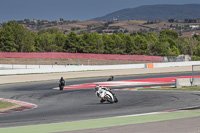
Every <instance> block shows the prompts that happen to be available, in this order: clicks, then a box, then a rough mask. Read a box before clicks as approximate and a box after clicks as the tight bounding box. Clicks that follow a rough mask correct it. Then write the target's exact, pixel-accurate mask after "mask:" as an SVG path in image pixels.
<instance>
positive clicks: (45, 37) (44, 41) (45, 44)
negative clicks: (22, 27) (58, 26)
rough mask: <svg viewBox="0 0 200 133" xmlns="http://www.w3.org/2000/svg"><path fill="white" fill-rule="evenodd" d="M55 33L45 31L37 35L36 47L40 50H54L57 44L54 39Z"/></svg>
mask: <svg viewBox="0 0 200 133" xmlns="http://www.w3.org/2000/svg"><path fill="white" fill-rule="evenodd" d="M55 36H56V35H55V34H50V33H48V32H45V33H43V34H40V35H38V38H37V43H38V44H37V48H38V50H39V51H40V52H56V49H57V46H56V41H55Z"/></svg>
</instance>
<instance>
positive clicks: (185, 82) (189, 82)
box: [175, 78, 200, 88]
mask: <svg viewBox="0 0 200 133" xmlns="http://www.w3.org/2000/svg"><path fill="white" fill-rule="evenodd" d="M184 86H200V78H193V79H192V78H183V79H175V87H176V88H182V87H184Z"/></svg>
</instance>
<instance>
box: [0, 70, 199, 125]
mask: <svg viewBox="0 0 200 133" xmlns="http://www.w3.org/2000/svg"><path fill="white" fill-rule="evenodd" d="M189 75H191V73H182V74H180V73H176V74H154V75H138V76H119V77H115V79H114V80H115V81H118V80H128V79H144V78H158V77H175V76H189ZM195 75H200V73H196V74H195ZM107 78H108V77H103V78H91V79H74V80H68V81H67V85H73V84H81V83H92V82H102V81H106V80H107ZM57 86H58V81H45V82H31V83H20V84H10V85H0V98H6V99H14V100H20V101H25V102H30V103H33V104H36V105H37V106H38V107H37V108H35V109H33V110H28V111H22V112H14V113H9V114H0V127H11V126H23V125H32V124H44V123H55V122H66V121H75V120H85V119H93V118H103V117H112V116H120V115H131V114H140V113H149V112H158V111H166V110H175V109H180V108H187V107H191V106H197V105H198V104H199V103H200V93H198V92H173V91H114V93H115V94H116V96H117V97H118V99H119V102H118V103H117V104H100V103H99V99H98V98H97V97H96V96H95V94H94V89H82V90H64V91H59V90H53V89H52V88H54V87H57ZM124 87H127V86H124ZM129 87H130V86H129ZM132 87H136V86H132ZM115 88H118V87H114V88H112V89H115ZM120 88H123V87H120Z"/></svg>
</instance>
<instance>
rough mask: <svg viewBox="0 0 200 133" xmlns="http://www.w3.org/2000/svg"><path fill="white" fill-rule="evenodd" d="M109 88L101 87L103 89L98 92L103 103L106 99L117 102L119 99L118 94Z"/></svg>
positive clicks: (109, 101)
mask: <svg viewBox="0 0 200 133" xmlns="http://www.w3.org/2000/svg"><path fill="white" fill-rule="evenodd" d="M108 90H109V88H106V87H101V89H100V90H98V91H97V92H96V94H97V96H98V97H99V98H101V101H100V102H101V103H103V102H104V101H107V102H108V103H117V102H118V99H117V98H116V96H114V95H113V93H111V92H110V91H108Z"/></svg>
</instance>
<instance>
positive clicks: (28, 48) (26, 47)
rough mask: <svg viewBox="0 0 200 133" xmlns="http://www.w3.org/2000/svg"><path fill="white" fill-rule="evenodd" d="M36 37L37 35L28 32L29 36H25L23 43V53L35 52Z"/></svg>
mask: <svg viewBox="0 0 200 133" xmlns="http://www.w3.org/2000/svg"><path fill="white" fill-rule="evenodd" d="M35 37H36V34H35V33H34V32H30V31H29V32H27V34H26V35H25V36H24V39H23V41H22V47H21V51H22V52H35V51H36V49H35Z"/></svg>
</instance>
